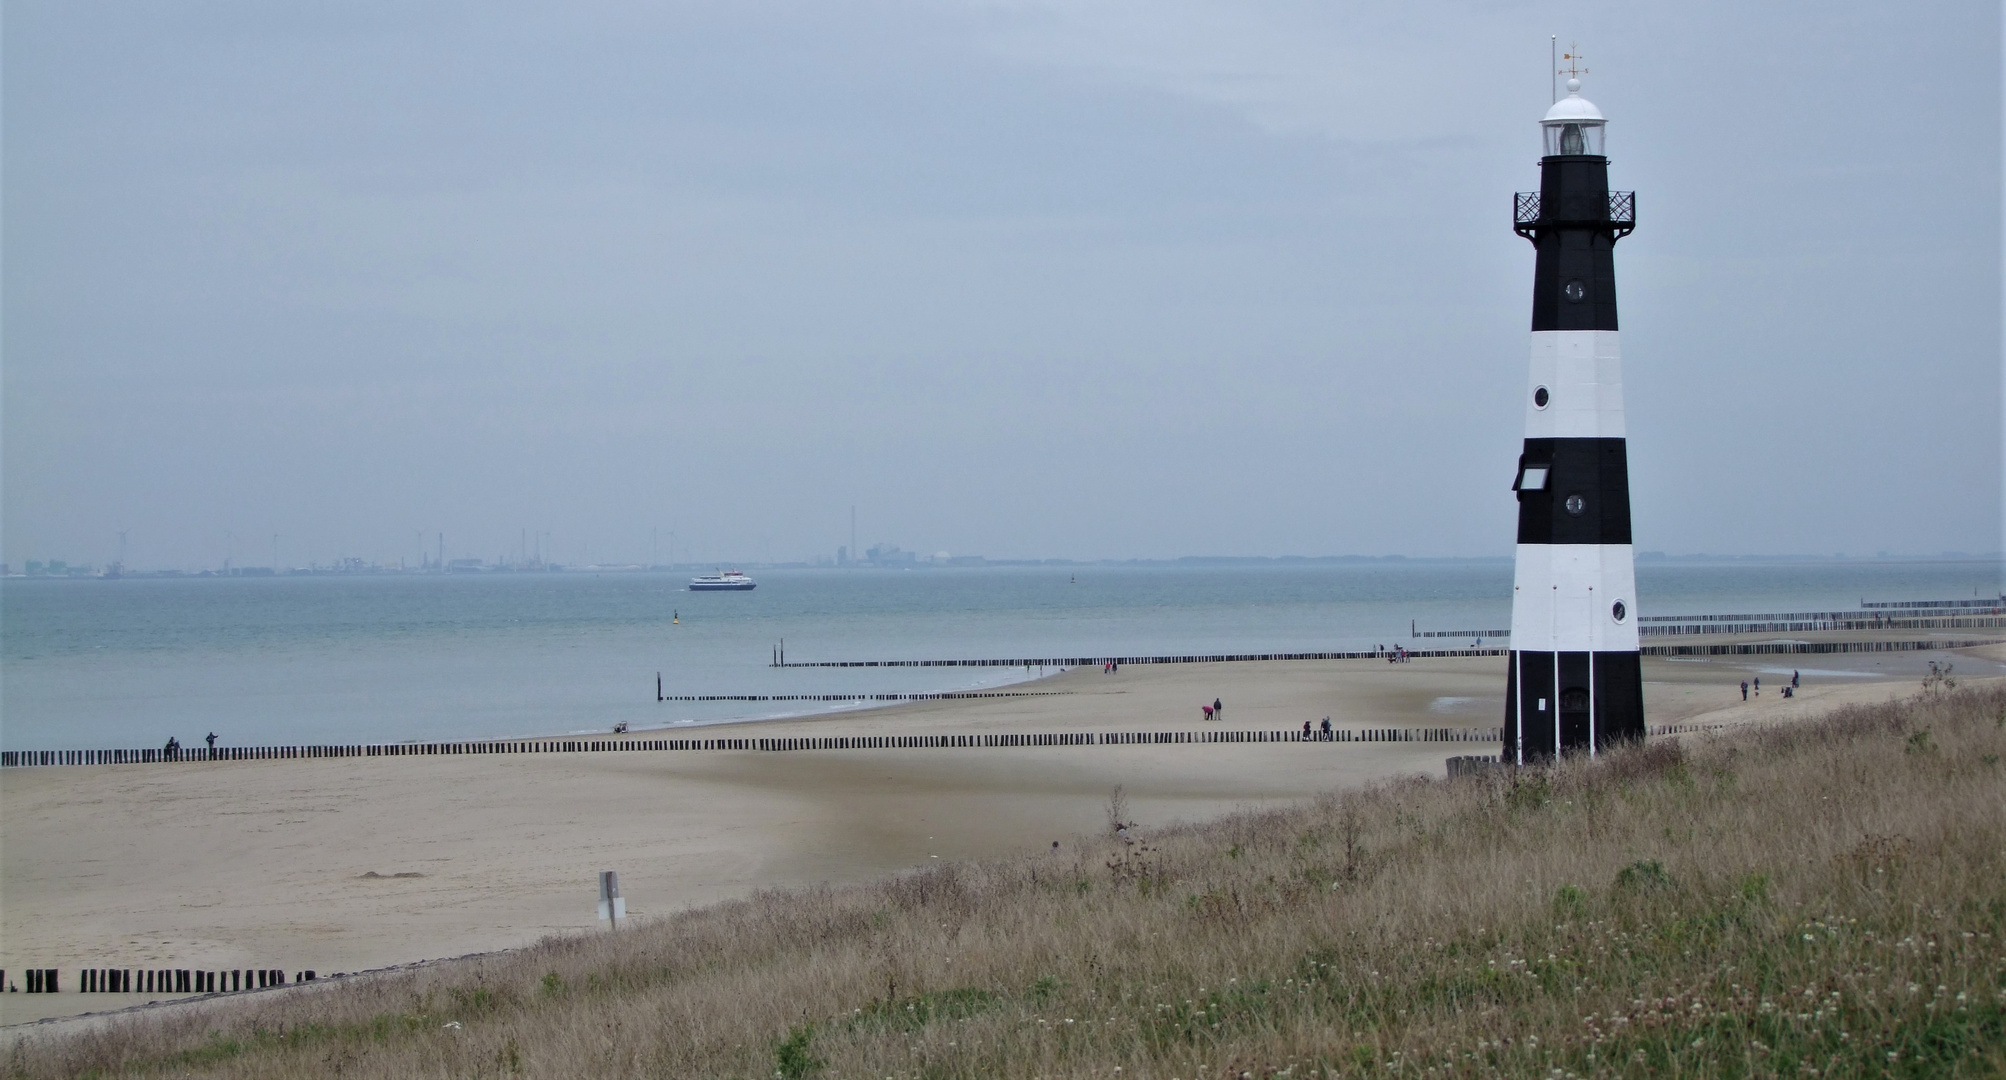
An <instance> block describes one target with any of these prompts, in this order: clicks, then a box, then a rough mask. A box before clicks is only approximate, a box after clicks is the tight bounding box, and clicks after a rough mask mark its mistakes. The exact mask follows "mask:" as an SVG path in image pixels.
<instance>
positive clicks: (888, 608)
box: [0, 560, 2000, 750]
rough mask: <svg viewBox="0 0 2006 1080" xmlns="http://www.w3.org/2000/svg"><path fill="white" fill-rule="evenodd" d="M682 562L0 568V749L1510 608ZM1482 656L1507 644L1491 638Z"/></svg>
mask: <svg viewBox="0 0 2006 1080" xmlns="http://www.w3.org/2000/svg"><path fill="white" fill-rule="evenodd" d="M756 576H757V578H758V581H759V588H758V589H757V590H755V591H753V592H714V593H692V592H689V591H687V588H686V586H687V583H688V575H687V574H644V573H626V574H611V573H609V574H603V575H602V574H590V573H563V574H535V575H510V574H492V575H444V576H419V575H408V576H407V575H395V576H353V577H306V576H301V577H279V578H201V579H187V578H184V579H147V578H127V579H122V580H37V579H19V578H15V579H8V580H6V581H5V582H4V583H0V746H4V747H5V748H6V749H9V750H31V749H67V748H81V749H105V748H113V747H132V746H157V745H160V744H162V743H164V742H166V740H167V738H168V736H170V735H172V736H175V737H177V738H179V739H180V740H181V742H182V744H183V745H188V746H193V745H198V744H199V743H200V741H201V739H202V738H203V736H204V735H206V734H208V733H209V732H212V731H213V732H215V733H216V734H217V736H218V738H219V741H220V742H221V743H222V744H224V745H236V746H242V745H254V744H255V745H269V744H297V743H317V742H327V743H364V742H395V741H404V740H417V741H443V740H455V739H482V738H500V737H508V736H519V735H546V734H562V733H569V732H603V731H606V730H607V729H609V728H610V727H612V726H613V725H614V724H616V723H620V722H625V723H627V724H629V725H630V726H631V727H632V728H633V729H636V730H639V729H644V728H660V727H670V726H686V725H693V724H702V723H709V722H717V721H724V720H742V719H753V718H760V717H775V716H785V715H799V714H802V713H807V712H820V711H828V710H831V709H837V708H843V707H845V706H841V705H837V704H832V703H813V702H772V701H767V702H757V701H735V702H733V701H720V702H663V703H658V702H657V701H656V699H655V685H656V683H655V680H656V676H657V673H659V674H660V677H661V680H662V687H663V690H664V691H665V692H666V693H668V694H670V695H704V694H721V695H782V694H881V693H939V692H944V691H962V690H981V689H989V688H995V687H999V686H1003V685H1006V684H1009V683H1011V682H1015V681H1021V680H1024V679H1026V678H1031V677H1034V676H1036V675H1039V674H1050V671H1049V670H1044V671H1040V670H1038V669H1035V668H1033V669H1029V670H1027V669H1024V668H974V667H935V668H847V669H846V668H814V667H789V668H776V667H773V666H772V660H773V654H774V650H776V649H777V648H779V647H780V644H781V642H782V641H784V642H785V645H786V650H787V659H788V660H789V661H792V662H795V663H800V662H803V661H813V660H887V659H962V658H993V657H1063V656H1102V655H1164V654H1189V653H1226V652H1312V651H1316V652H1320V651H1340V650H1355V649H1370V648H1373V647H1375V646H1380V645H1394V644H1407V645H1412V646H1423V647H1426V646H1437V647H1462V646H1468V645H1470V644H1472V643H1473V641H1471V640H1460V639H1430V640H1427V641H1417V640H1416V639H1414V638H1413V637H1412V636H1411V633H1410V631H1411V630H1412V629H1413V628H1414V626H1415V625H1417V624H1418V626H1419V628H1420V629H1422V630H1429V629H1434V630H1478V631H1480V630H1491V629H1501V628H1503V627H1505V626H1507V625H1508V624H1509V622H1510V617H1511V611H1510V604H1511V576H1512V567H1511V563H1510V562H1509V561H1507V560H1488V561H1470V562H1436V561H1421V560H1412V561H1371V562H1347V563H1309V562H1290V563H1273V564H1261V565H1228V566H1218V565H1213V566H1207V565H1186V564H1176V565H1164V564H1145V565H1107V564H1094V565H1073V566H1037V567H979V568H965V569H962V568H942V569H921V570H908V571H897V570H850V569H843V570H837V569H823V570H810V569H798V570H782V569H774V570H764V571H760V572H759V573H757V575H756ZM1637 578H1638V594H1639V595H1638V597H1637V598H1636V603H1635V605H1634V609H1635V610H1636V611H1637V612H1638V613H1639V614H1642V615H1658V614H1725V613H1736V612H1749V613H1755V612H1772V611H1825V610H1847V609H1855V608H1857V607H1858V605H1859V604H1860V602H1861V601H1862V600H1863V599H1864V600H1910V599H1921V600H1943V599H1956V598H1969V597H1972V596H1993V595H1997V594H1998V591H1999V580H2000V567H1999V564H1998V563H1997V562H1994V561H1972V562H1953V561H1935V562H1891V561H1845V562H1831V563H1797V562H1761V563H1748V562H1734V563H1728V562H1660V563H1653V562H1645V563H1643V564H1640V565H1639V567H1638V572H1637ZM1484 644H1485V645H1487V646H1491V647H1496V646H1498V645H1502V644H1504V642H1502V641H1499V640H1495V639H1493V640H1489V641H1486V642H1484Z"/></svg>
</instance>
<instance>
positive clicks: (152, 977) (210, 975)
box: [0, 967, 319, 994]
mask: <svg viewBox="0 0 2006 1080" xmlns="http://www.w3.org/2000/svg"><path fill="white" fill-rule="evenodd" d="M317 978H319V975H318V974H317V973H315V972H313V971H298V972H294V973H293V975H292V978H291V979H290V980H288V979H287V977H286V972H285V969H284V968H233V969H229V970H222V971H208V970H197V969H194V968H104V967H95V968H82V969H80V970H78V971H77V973H76V981H75V983H74V984H73V986H74V987H75V989H74V991H73V992H74V993H79V994H228V993H234V992H236V991H239V990H265V989H269V988H271V987H274V986H285V985H287V984H288V982H289V981H290V982H292V983H303V982H313V981H314V980H315V979H317ZM22 981H23V982H26V983H27V984H28V985H27V987H26V989H27V992H28V993H30V994H60V993H63V992H64V991H63V976H62V969H60V968H29V969H28V970H27V971H26V972H25V973H24V977H23V979H22ZM0 985H8V984H7V973H6V972H5V971H0Z"/></svg>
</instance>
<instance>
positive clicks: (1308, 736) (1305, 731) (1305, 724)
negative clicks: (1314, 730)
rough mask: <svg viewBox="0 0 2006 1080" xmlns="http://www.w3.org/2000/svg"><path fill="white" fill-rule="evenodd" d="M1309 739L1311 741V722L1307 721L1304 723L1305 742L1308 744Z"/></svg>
mask: <svg viewBox="0 0 2006 1080" xmlns="http://www.w3.org/2000/svg"><path fill="white" fill-rule="evenodd" d="M1309 739H1310V733H1309V721H1307V720H1305V721H1303V741H1304V742H1308V741H1309Z"/></svg>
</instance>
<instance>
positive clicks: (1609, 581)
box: [1504, 79, 1644, 764]
mask: <svg viewBox="0 0 2006 1080" xmlns="http://www.w3.org/2000/svg"><path fill="white" fill-rule="evenodd" d="M1603 127H1604V120H1603V117H1602V113H1601V111H1600V110H1598V109H1597V108H1596V107H1595V106H1594V105H1593V104H1591V103H1590V102H1589V101H1588V99H1586V98H1584V97H1582V96H1581V83H1580V81H1579V80H1576V79H1570V80H1568V83H1567V96H1566V97H1564V98H1561V99H1560V100H1559V101H1557V102H1555V103H1554V105H1553V108H1551V109H1549V110H1547V113H1546V118H1545V119H1543V120H1541V121H1540V129H1541V131H1542V133H1543V134H1544V136H1545V140H1546V155H1545V156H1544V157H1543V158H1541V159H1540V162H1539V173H1540V175H1539V190H1538V191H1536V192H1521V193H1519V195H1518V196H1517V198H1516V200H1515V203H1516V205H1515V207H1514V211H1515V212H1514V215H1513V217H1514V227H1515V229H1516V231H1517V232H1518V234H1519V235H1520V236H1523V237H1525V238H1526V239H1527V240H1530V241H1532V245H1533V247H1534V248H1535V249H1536V250H1537V251H1538V261H1537V269H1536V270H1535V271H1534V276H1533V284H1532V374H1531V377H1530V378H1529V379H1527V380H1526V387H1525V399H1524V400H1525V452H1524V453H1523V454H1521V455H1520V456H1519V464H1518V477H1517V479H1516V480H1515V481H1513V483H1512V490H1513V491H1515V492H1517V493H1518V566H1517V570H1516V572H1515V574H1514V580H1513V584H1512V610H1511V644H1512V649H1511V670H1510V673H1509V677H1508V682H1507V686H1508V693H1507V700H1506V703H1505V727H1504V755H1505V760H1506V761H1508V762H1517V763H1520V764H1523V763H1525V762H1528V761H1538V760H1550V759H1552V758H1553V757H1554V756H1555V754H1556V753H1557V752H1568V753H1571V752H1574V751H1577V750H1584V751H1587V752H1588V753H1590V754H1593V753H1594V752H1595V751H1596V750H1597V749H1599V748H1602V747H1606V746H1609V745H1610V744H1611V743H1613V742H1616V741H1619V740H1624V739H1633V738H1641V737H1642V736H1643V734H1644V686H1643V673H1642V670H1641V668H1640V666H1639V663H1638V652H1637V618H1636V610H1637V583H1636V571H1635V568H1634V565H1633V563H1632V560H1631V553H1630V478H1629V463H1628V457H1627V453H1626V450H1625V448H1624V430H1623V363H1622V352H1621V350H1620V349H1619V348H1618V346H1617V341H1616V263H1615V248H1616V241H1617V240H1619V239H1621V238H1622V237H1624V236H1626V235H1628V234H1629V232H1630V230H1631V229H1632V228H1634V227H1635V226H1636V198H1635V194H1634V193H1633V192H1628V191H1611V190H1609V159H1608V158H1607V157H1605V156H1603V152H1602V151H1603Z"/></svg>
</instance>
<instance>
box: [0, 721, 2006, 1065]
mask: <svg viewBox="0 0 2006 1080" xmlns="http://www.w3.org/2000/svg"><path fill="white" fill-rule="evenodd" d="M1361 752H1365V753H1369V752H1371V751H1370V750H1363V751H1361ZM2002 755H2006V686H1999V685H1989V686H1984V687H1978V688H1969V687H1967V688H1965V689H1962V690H1956V689H1950V688H1947V687H1945V686H1943V685H1942V683H1941V682H1939V683H1937V684H1935V685H1934V686H1932V687H1931V688H1929V689H1928V690H1926V691H1925V692H1923V693H1921V694H1918V695H1916V696H1915V697H1912V698H1910V699H1908V700H1905V701H1901V702H1890V703H1888V704H1885V705H1876V706H1870V707H1851V708H1846V709H1841V710H1839V711H1837V712H1834V713H1832V714H1830V715H1828V716H1826V717H1823V718H1821V719H1818V720H1815V721H1809V722H1803V723H1799V724H1794V725H1791V726H1788V727H1779V728H1772V729H1768V730H1760V731H1747V732H1742V733H1737V734H1732V735H1721V736H1713V737H1688V738H1686V739H1685V740H1683V741H1681V742H1675V741H1669V740H1667V741H1654V742H1652V743H1650V744H1648V745H1644V746H1638V747H1632V748H1629V749H1626V750H1624V751H1621V752H1616V753H1610V754H1607V755H1604V756H1603V758H1602V759H1601V760H1599V761H1595V762H1587V761H1570V762H1567V763H1565V764H1563V765H1561V766H1559V767H1557V768H1552V769H1531V770H1525V771H1521V772H1517V773H1498V774H1493V775H1486V776H1480V777H1473V778H1466V779H1461V780H1457V781H1453V782H1451V781H1447V780H1435V779H1426V780H1423V779H1416V780H1410V781H1403V782H1398V783H1390V784H1386V785H1383V786H1380V787H1377V788H1374V789H1371V790H1367V791H1361V792H1352V793H1345V794H1334V795H1331V796H1329V797H1326V798H1324V799H1321V800H1319V801H1317V802H1315V803H1313V804H1310V805H1305V806H1301V807H1298V808H1293V809H1287V810H1280V811H1273V812H1264V813H1250V814H1244V815H1240V816H1235V817H1230V818H1226V819H1223V820H1220V821H1217V822H1213V823H1209V824H1204V825H1197V826H1179V827H1171V828H1161V829H1151V828H1149V827H1148V825H1147V823H1144V825H1142V826H1139V827H1135V828H1132V829H1131V830H1130V833H1131V836H1132V837H1133V838H1134V842H1133V843H1127V842H1123V841H1122V840H1121V839H1120V838H1118V837H1114V836H1108V837H1098V838H1084V839H1082V840H1079V841H1077V842H1075V843H1073V844H1069V845H1067V846H1065V847H1064V848H1062V849H1060V850H1057V851H1041V852H1039V853H1037V854H1034V855H1029V856H1026V857H1022V858H1018V859H1014V860H1005V861H997V862H988V863H977V864H956V865H944V866H939V867H937V868H930V869H928V870H925V871H921V872H915V873H911V874H907V875H904V876H901V877H897V878H894V879H891V880H887V881H883V882H880V883H876V884H872V885H868V886H859V887H852V888H842V889H822V890H809V891H798V892H784V893H781V892H776V893H768V894H763V895H759V896H756V897H753V898H750V899H747V900H744V901H739V902H733V903H726V904H721V905H717V906H715V907H711V908H708V909H704V910H700V911H694V912H690V913H687V914H683V915H679V916H676V917H673V918H666V919H662V920H660V921H657V922H653V923H650V924H647V925H644V926H640V927H637V928H635V929H633V930H632V931H623V932H621V933H618V934H601V935H594V936H590V937H585V938H572V939H564V940H553V941H549V942H546V943H544V944H542V945H540V946H538V947H536V948H532V949H529V950H526V951H523V952H520V953H515V954H510V955H508V956H505V957H498V958H491V959H483V960H478V961H470V962H465V963H462V964H457V965H449V966H442V967H439V968H436V969H431V970H426V971H423V972H421V973H416V974H411V975H407V976H399V977H395V978H385V979H380V980H375V981H371V982H368V983H358V984H355V985H350V986H344V987H340V988H337V989H334V990H332V991H327V992H319V993H308V994H298V995H288V996H282V997H280V998H277V999H270V998H268V999H265V1000H250V1001H246V1002H245V1003H243V1004H241V1005H234V1006H231V1007H219V1008H212V1009H209V1010H207V1011H205V1012H201V1013H193V1012H190V1011H184V1012H181V1013H177V1014H170V1015H166V1016H161V1017H156V1018H139V1019H135V1020H133V1021H128V1022H122V1023H119V1024H117V1025H111V1026H106V1027H104V1028H102V1029H99V1030H95V1031H91V1032H87V1033H83V1034H79V1035H75V1036H71V1037H66V1038H59V1039H46V1040H37V1041H30V1042H27V1043H24V1044H22V1045H20V1046H18V1047H17V1048H16V1049H15V1050H14V1051H13V1053H12V1054H11V1056H10V1057H9V1058H8V1059H7V1061H6V1073H7V1075H10V1076H19V1077H58V1076H60V1077H79V1076H92V1077H124V1076H218V1077H334V1076H340V1077H355V1078H363V1077H398V1078H404V1077H431V1076H439V1077H447V1076H450V1077H517V1076H532V1077H628V1076H635V1077H678V1078H681V1077H709V1076H719V1077H782V1078H790V1080H791V1078H802V1077H854V1078H861V1077H900V1078H908V1077H1075V1076H1079V1077H1084V1076H1095V1077H1121V1078H1123V1080H1142V1078H1151V1080H1155V1078H1173V1077H1174V1078H1181V1080H1190V1078H1197V1077H1208V1078H1210V1077H1264V1078H1265V1077H1277V1076H1289V1077H1310V1076H1340V1075H1341V1076H1413V1077H1422V1076H1427V1077H1435V1076H1441V1077H1451V1076H1456V1077H1460V1076H1471V1077H1476V1076H1495V1075H1505V1076H1542V1077H1545V1076H1568V1075H1575V1076H1622V1077H1632V1076H1635V1077H1643V1076H1653V1077H1656V1076H1680V1077H1683V1076H1695V1077H1713V1076H1724V1077H1734V1076H1778V1077H1781V1076H1811V1075H1818V1076H1913V1077H1942V1076H1997V1075H2002V1074H2006V938H2002V935H2006V765H2002V763H2001V757H2002Z"/></svg>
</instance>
